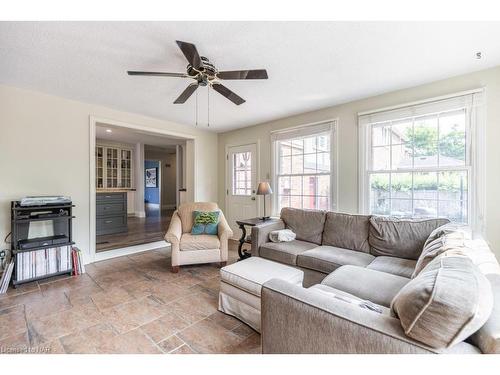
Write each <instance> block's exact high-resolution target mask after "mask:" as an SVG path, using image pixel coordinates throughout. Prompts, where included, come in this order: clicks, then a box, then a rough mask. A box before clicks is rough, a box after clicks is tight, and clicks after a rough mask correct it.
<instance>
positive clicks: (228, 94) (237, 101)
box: [212, 83, 245, 105]
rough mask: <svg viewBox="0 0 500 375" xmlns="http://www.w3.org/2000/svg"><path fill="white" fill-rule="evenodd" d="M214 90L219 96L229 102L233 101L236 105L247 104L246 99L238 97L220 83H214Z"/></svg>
mask: <svg viewBox="0 0 500 375" xmlns="http://www.w3.org/2000/svg"><path fill="white" fill-rule="evenodd" d="M212 88H213V89H214V90H215V91H217V92H218V93H219V94H221V95H222V96H225V97H226V98H228V99H229V100H231V101H232V102H233V103H234V104H236V105H240V104H243V103H245V99H243V98H241V97H239V96H238V95H236V94H235V93H234V92H232V91H231V90H229V89H228V88H227V87H226V86H224V85H221V84H220V83H214V84H212Z"/></svg>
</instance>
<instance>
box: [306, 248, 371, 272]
mask: <svg viewBox="0 0 500 375" xmlns="http://www.w3.org/2000/svg"><path fill="white" fill-rule="evenodd" d="M373 258H374V257H373V255H370V254H366V253H362V252H361V251H355V250H349V249H341V248H339V247H333V246H318V247H316V248H314V249H311V250H307V251H305V252H303V253H302V254H299V255H298V256H297V265H298V266H299V267H304V268H309V269H312V270H315V271H319V272H323V273H330V272H332V271H334V270H336V269H337V268H339V267H340V266H344V265H346V264H349V265H354V266H360V267H366V266H367V265H368V264H370V263H371V261H372V260H373Z"/></svg>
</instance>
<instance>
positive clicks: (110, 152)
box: [106, 147, 118, 188]
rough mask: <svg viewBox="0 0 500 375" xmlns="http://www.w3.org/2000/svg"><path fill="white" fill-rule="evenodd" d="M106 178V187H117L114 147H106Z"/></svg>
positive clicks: (115, 152)
mask: <svg viewBox="0 0 500 375" xmlns="http://www.w3.org/2000/svg"><path fill="white" fill-rule="evenodd" d="M106 180H107V186H106V187H108V188H116V187H118V149H116V148H110V147H108V148H106Z"/></svg>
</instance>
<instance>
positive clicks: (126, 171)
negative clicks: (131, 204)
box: [120, 150, 132, 188]
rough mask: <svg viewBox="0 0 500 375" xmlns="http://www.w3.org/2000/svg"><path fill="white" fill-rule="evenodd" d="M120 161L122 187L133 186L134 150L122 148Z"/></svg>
mask: <svg viewBox="0 0 500 375" xmlns="http://www.w3.org/2000/svg"><path fill="white" fill-rule="evenodd" d="M120 163H121V165H120V172H121V187H123V188H130V187H132V177H131V171H132V151H130V150H121V158H120Z"/></svg>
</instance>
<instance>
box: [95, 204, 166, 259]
mask: <svg viewBox="0 0 500 375" xmlns="http://www.w3.org/2000/svg"><path fill="white" fill-rule="evenodd" d="M173 212H174V210H172V209H169V210H161V212H160V210H158V209H156V210H155V209H152V208H148V209H147V210H146V217H135V216H130V217H128V219H127V228H128V231H127V232H123V233H116V234H107V235H103V236H97V237H96V251H97V252H102V251H107V250H112V249H118V248H121V247H127V246H134V245H141V244H145V243H150V242H155V241H160V240H163V236H164V235H165V233H166V232H167V229H168V225H169V224H170V219H171V218H172V213H173Z"/></svg>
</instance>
